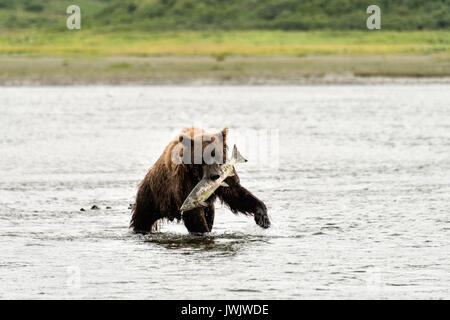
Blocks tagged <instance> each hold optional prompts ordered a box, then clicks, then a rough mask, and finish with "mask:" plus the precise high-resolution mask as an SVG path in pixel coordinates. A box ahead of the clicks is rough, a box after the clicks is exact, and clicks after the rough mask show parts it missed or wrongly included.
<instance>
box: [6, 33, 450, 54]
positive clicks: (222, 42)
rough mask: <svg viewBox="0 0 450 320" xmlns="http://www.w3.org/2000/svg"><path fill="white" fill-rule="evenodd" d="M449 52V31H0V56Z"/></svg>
mask: <svg viewBox="0 0 450 320" xmlns="http://www.w3.org/2000/svg"><path fill="white" fill-rule="evenodd" d="M432 53H446V54H450V31H408V32H393V31H373V32H370V31H341V32H338V31H311V32H300V31H292V32H286V31H227V32H225V31H218V32H199V31H196V32H195V31H184V32H142V31H134V32H110V33H97V32H92V31H88V30H72V31H69V30H67V31H62V32H43V31H39V32H37V31H31V30H21V31H3V32H0V54H38V55H59V56H67V55H69V56H71V55H85V56H86V55H91V56H95V55H97V56H100V55H101V56H118V55H119V56H214V57H217V58H218V59H221V58H223V57H226V56H304V55H387V54H432Z"/></svg>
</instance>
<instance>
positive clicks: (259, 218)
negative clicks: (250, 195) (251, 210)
mask: <svg viewBox="0 0 450 320" xmlns="http://www.w3.org/2000/svg"><path fill="white" fill-rule="evenodd" d="M254 218H255V222H256V224H257V225H258V226H260V227H261V228H264V229H267V228H269V227H270V220H269V216H268V215H267V212H266V211H265V210H258V212H257V213H255V215H254Z"/></svg>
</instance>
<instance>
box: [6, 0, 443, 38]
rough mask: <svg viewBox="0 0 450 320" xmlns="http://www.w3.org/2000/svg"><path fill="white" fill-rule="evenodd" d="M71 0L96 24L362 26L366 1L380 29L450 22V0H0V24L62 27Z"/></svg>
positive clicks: (85, 25) (177, 27)
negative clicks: (376, 9) (375, 8)
mask: <svg viewBox="0 0 450 320" xmlns="http://www.w3.org/2000/svg"><path fill="white" fill-rule="evenodd" d="M70 4H77V5H79V6H80V8H81V10H82V14H83V28H88V29H97V30H98V28H102V29H109V30H137V29H140V30H147V31H150V30H153V31H154V30H259V29H276V30H318V29H329V30H350V29H357V30H361V29H365V27H366V25H365V23H366V19H367V16H368V15H367V13H366V8H367V7H368V5H370V4H377V5H379V6H380V8H381V10H382V28H383V29H384V30H422V29H428V30H436V29H449V28H450V1H449V0H427V1H423V0H396V1H392V0H377V1H371V2H370V1H369V2H368V1H367V0H308V1H306V0H304V1H302V0H77V1H66V0H47V1H40V0H0V28H8V29H10V28H31V27H40V28H42V27H49V28H55V29H61V28H64V21H65V17H66V13H65V9H66V8H67V6H69V5H70Z"/></svg>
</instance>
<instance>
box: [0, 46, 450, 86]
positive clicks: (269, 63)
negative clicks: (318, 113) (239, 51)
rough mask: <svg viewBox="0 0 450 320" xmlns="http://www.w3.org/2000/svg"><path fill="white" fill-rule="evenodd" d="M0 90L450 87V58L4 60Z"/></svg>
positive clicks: (0, 62)
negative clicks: (281, 86) (365, 85)
mask: <svg viewBox="0 0 450 320" xmlns="http://www.w3.org/2000/svg"><path fill="white" fill-rule="evenodd" d="M0 69H1V70H2V73H1V74H0V86H44V85H45V86H55V85H56V86H57V85H61V86H70V85H315V84H317V85H319V84H387V83H393V84H414V83H420V84H427V83H442V84H450V58H449V56H448V55H446V54H433V55H431V54H430V55H373V56H336V55H322V56H321V55H316V56H305V57H282V56H281V57H227V58H224V59H220V60H218V59H216V58H213V57H130V56H123V57H121V56H113V57H85V56H83V57H77V56H71V57H58V56H56V57H54V56H31V55H0Z"/></svg>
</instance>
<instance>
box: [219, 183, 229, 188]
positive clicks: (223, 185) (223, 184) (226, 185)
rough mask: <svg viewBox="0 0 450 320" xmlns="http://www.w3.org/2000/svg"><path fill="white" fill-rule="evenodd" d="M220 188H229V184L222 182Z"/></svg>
mask: <svg viewBox="0 0 450 320" xmlns="http://www.w3.org/2000/svg"><path fill="white" fill-rule="evenodd" d="M220 186H221V187H229V185H228V183H226V182H222V183H221V184H220Z"/></svg>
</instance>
